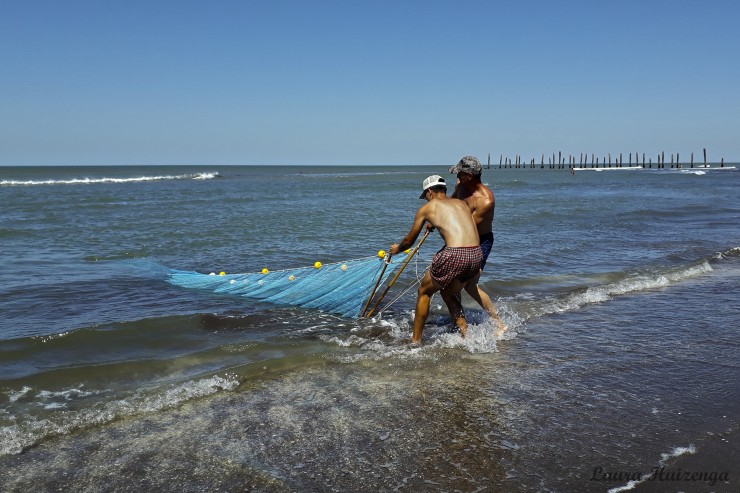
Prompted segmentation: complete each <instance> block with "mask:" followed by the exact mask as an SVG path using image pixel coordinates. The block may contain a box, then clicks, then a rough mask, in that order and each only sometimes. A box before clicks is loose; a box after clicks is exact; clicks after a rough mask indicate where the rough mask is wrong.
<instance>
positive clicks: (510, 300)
mask: <svg viewBox="0 0 740 493" xmlns="http://www.w3.org/2000/svg"><path fill="white" fill-rule="evenodd" d="M431 173H440V174H444V173H445V169H444V168H443V167H439V168H435V167H430V168H429V169H426V168H382V167H377V168H351V167H349V168H346V169H339V168H315V169H314V168H311V169H299V168H292V167H285V168H282V167H281V168H259V167H257V168H250V167H246V168H242V167H234V168H221V169H218V170H216V169H205V168H174V169H170V168H164V169H163V168H37V169H36V168H35V169H25V168H9V169H4V170H3V173H2V174H0V195H1V198H2V199H3V203H4V204H5V205H4V206H3V209H2V211H1V212H0V244H1V245H2V248H3V251H4V254H5V257H7V261H4V268H3V270H2V271H0V277H1V278H2V279H1V280H2V283H1V284H0V285H2V288H0V295H1V296H2V297H1V298H0V307H2V313H3V321H2V322H0V336H1V337H2V341H1V342H0V447H1V448H0V451H1V452H2V453H3V454H4V455H3V456H2V457H1V458H0V461H2V468H3V469H4V470H7V471H9V472H10V474H9V475H5V476H4V477H3V479H0V483H1V484H2V486H3V489H4V490H8V491H27V490H29V489H31V490H41V491H52V490H57V489H72V490H75V491H99V490H113V491H133V490H137V491H139V490H142V489H144V490H154V489H156V490H163V491H224V490H225V491H349V490H354V491H454V490H459V491H563V492H568V491H607V490H609V489H613V488H620V487H625V485H627V484H628V481H621V480H620V481H617V480H615V481H603V480H602V481H597V480H593V479H592V476H593V474H594V469H595V468H597V467H601V468H602V469H603V470H607V471H609V470H611V471H617V470H619V471H623V470H626V471H644V472H645V473H647V472H649V471H650V469H651V468H652V467H654V466H656V464H662V463H665V464H666V465H668V466H669V467H670V466H671V465H672V464H676V463H678V462H680V461H681V460H682V459H683V458H686V457H688V456H701V455H702V454H713V455H714V456H716V457H715V460H713V461H711V463H712V464H714V465H713V467H716V469H717V471H716V472H721V471H724V470H728V472H729V473H730V474H729V476H730V483H729V484H728V483H726V482H718V483H717V484H715V485H713V486H712V490H713V491H731V488H736V487H737V478H738V475H739V474H740V471H738V469H737V467H736V463H730V462H728V459H727V457H729V456H727V455H726V454H723V452H722V451H723V450H724V449H722V447H721V446H720V447H719V449H718V448H717V444H718V443H719V444H720V445H722V443H723V442H722V440H727V439H728V437H731V436H733V433H736V432H737V431H738V430H739V429H740V414H738V412H737V409H739V408H740V406H738V404H739V403H740V386H739V385H738V384H737V382H738V381H740V379H739V378H738V377H739V376H740V375H738V371H739V369H740V359H739V358H738V356H737V354H738V351H737V349H738V346H740V338H738V332H737V327H738V326H739V325H740V324H738V303H737V295H736V293H737V292H738V285H739V284H740V282H739V280H740V248H739V246H740V238H739V236H740V235H739V233H738V227H737V224H738V221H737V218H738V217H740V215H739V214H738V212H739V211H740V210H739V209H738V205H737V204H738V203H740V201H738V198H739V197H738V195H740V192H739V190H740V188H739V187H738V179H739V178H740V173H737V172H735V171H731V170H706V171H703V173H704V174H701V175H700V174H694V173H688V172H681V171H679V170H676V171H673V170H638V171H625V172H619V173H580V172H579V173H576V175H575V176H571V175H570V174H568V173H567V171H562V170H539V169H502V170H499V169H491V170H486V171H485V172H484V181H486V182H488V183H489V185H490V186H491V187H492V188H493V189H494V191H495V193H496V198H497V207H496V222H495V234H496V243H495V245H494V251H493V253H492V256H491V259H490V260H489V266H490V267H489V268H488V269H487V271H486V272H485V273H484V274H483V276H482V281H483V287H484V289H486V290H487V291H488V292H489V293H491V294H492V295H493V296H494V300H495V301H496V302H497V306H498V307H499V310H500V312H501V314H502V316H503V317H504V319H505V320H506V322H507V323H508V324H509V326H510V327H511V330H510V331H509V332H508V333H507V334H506V336H505V337H504V339H503V340H498V341H497V340H495V338H494V337H493V336H492V332H493V330H492V326H491V325H490V322H489V321H488V320H487V318H486V317H485V316H484V315H483V314H482V313H481V311H480V310H479V309H478V307H476V306H474V304H472V301H471V300H469V299H466V300H465V304H466V307H467V311H468V316H469V321H470V322H471V329H470V332H469V334H468V337H467V338H466V339H465V340H462V339H461V338H460V337H459V335H458V334H455V333H449V332H448V330H447V329H448V327H449V318H448V317H447V315H446V310H445V309H444V307H442V306H441V300H440V299H439V298H438V297H436V298H435V299H434V302H433V311H432V315H431V317H430V320H429V322H428V326H427V329H426V330H425V333H424V336H425V344H424V346H422V347H417V346H409V345H407V344H406V343H405V340H406V339H408V337H409V336H410V332H411V325H410V324H411V319H412V311H411V310H412V309H413V306H414V299H415V296H414V291H413V286H412V288H411V291H410V292H409V293H408V294H406V295H405V296H402V297H401V298H400V299H399V300H398V301H397V302H396V303H395V304H394V305H393V306H391V307H390V308H388V309H387V310H386V311H385V312H384V313H383V315H382V318H378V319H374V320H352V319H347V318H343V317H340V316H336V315H332V314H326V313H322V312H319V311H315V310H306V309H301V308H299V307H286V306H276V305H271V304H267V303H263V302H254V301H250V300H247V299H244V298H239V297H234V296H228V295H223V294H221V295H218V294H213V293H205V292H201V291H197V290H187V289H182V288H178V287H176V286H172V285H169V284H168V283H166V282H165V276H166V272H167V270H168V269H169V268H177V269H188V270H198V271H201V272H212V271H219V270H225V271H227V272H257V271H259V270H260V269H261V268H262V267H263V266H270V268H272V269H277V268H292V267H299V266H306V265H312V264H313V263H314V262H315V261H316V260H321V261H322V262H330V261H339V260H346V259H351V258H357V257H362V256H365V255H372V254H374V253H375V252H376V251H377V250H378V249H381V248H386V249H387V246H388V245H389V244H390V243H392V242H397V241H398V240H399V239H400V238H401V237H402V236H403V235H404V234H405V233H406V232H407V230H408V228H409V227H410V225H411V219H412V217H413V212H414V211H415V208H416V207H418V206H419V205H420V202H419V201H418V200H417V197H418V193H417V190H418V188H419V184H420V183H421V180H422V179H423V178H424V177H425V176H426V175H428V174H431ZM29 245H30V246H29ZM440 246H441V242H440V241H439V239H438V238H432V237H430V239H429V240H428V242H427V243H425V245H424V247H423V248H422V249H421V250H420V262H419V265H414V266H412V267H411V268H410V269H409V271H408V272H407V274H406V275H405V276H404V279H403V282H402V283H400V284H403V285H407V284H413V281H414V280H415V278H416V276H417V275H418V274H419V273H420V272H421V271H423V269H424V267H425V262H428V260H429V259H430V258H431V255H432V254H433V253H434V251H436V249H438V248H439V247H440ZM5 257H4V260H5ZM401 287H402V286H398V288H399V289H400V288H401ZM718 450H719V451H718ZM661 461H662V462H661ZM705 467H706V466H705ZM732 481H735V482H734V483H733V482H732ZM653 484H654V483H653ZM665 484H666V485H669V486H670V487H674V486H675V485H676V484H678V487H679V488H680V487H683V488H684V489H685V490H686V491H692V488H693V487H697V488H704V487H709V486H708V484H707V482H706V481H703V482H702V481H695V482H689V483H687V484H683V483H675V482H674V483H665ZM647 485H648V483H641V484H638V485H636V486H634V487H635V488H639V487H641V486H647ZM629 487H633V486H629ZM696 491H703V490H701V489H696Z"/></svg>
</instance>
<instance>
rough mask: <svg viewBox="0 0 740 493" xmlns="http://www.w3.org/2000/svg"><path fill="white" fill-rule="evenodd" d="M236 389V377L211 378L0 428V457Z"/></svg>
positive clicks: (24, 390)
mask: <svg viewBox="0 0 740 493" xmlns="http://www.w3.org/2000/svg"><path fill="white" fill-rule="evenodd" d="M238 386H239V381H238V380H237V379H236V377H225V378H224V377H219V376H213V377H211V378H203V379H201V380H196V381H190V382H186V383H183V384H179V385H175V386H173V387H170V388H168V389H165V390H164V391H161V392H157V393H155V394H153V395H136V396H134V397H132V398H130V399H121V400H116V401H111V402H107V403H105V404H100V405H97V406H93V407H91V408H89V409H83V410H81V411H74V412H70V411H65V412H64V413H63V414H62V415H60V417H59V418H56V419H55V418H54V417H52V418H47V419H39V420H32V421H27V422H24V423H19V424H15V425H12V426H4V427H2V428H0V456H2V455H13V454H20V453H22V452H23V451H24V450H25V449H27V448H28V447H31V446H33V445H36V444H37V443H39V442H41V441H42V440H44V439H46V438H50V437H54V436H60V435H68V434H69V433H72V432H73V431H75V430H79V429H85V428H89V427H90V426H96V425H102V424H107V423H110V422H112V421H114V420H116V419H120V418H122V417H128V416H136V415H140V414H149V413H153V412H157V411H161V410H163V409H169V408H172V407H174V406H177V405H179V404H181V403H183V402H186V401H189V400H191V399H197V398H200V397H205V396H208V395H211V394H215V393H216V392H219V391H222V390H227V391H231V390H234V389H236V388H237V387H238ZM29 390H30V389H26V388H25V387H24V389H23V390H22V391H21V392H22V394H24V395H25V394H27V393H28V391H29ZM17 398H18V397H17V396H16V399H17Z"/></svg>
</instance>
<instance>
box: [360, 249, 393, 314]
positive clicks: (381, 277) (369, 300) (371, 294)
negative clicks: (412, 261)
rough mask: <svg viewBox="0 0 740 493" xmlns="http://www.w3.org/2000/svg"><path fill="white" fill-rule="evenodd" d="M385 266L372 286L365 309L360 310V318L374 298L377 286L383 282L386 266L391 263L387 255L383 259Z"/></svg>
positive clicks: (389, 256)
mask: <svg viewBox="0 0 740 493" xmlns="http://www.w3.org/2000/svg"><path fill="white" fill-rule="evenodd" d="M384 263H385V265H383V270H382V271H381V272H380V275H379V276H378V280H377V281H375V286H373V291H372V292H371V293H370V297H369V298H368V299H367V303H365V308H363V309H362V315H360V317H364V316H365V312H366V311H367V307H368V306H370V302H371V301H373V296H375V291H377V289H378V285H379V284H380V281H382V280H383V274H385V269H386V268H387V267H388V264H390V263H391V255H390V254H388V257H386V259H385V262H384Z"/></svg>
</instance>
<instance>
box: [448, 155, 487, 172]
mask: <svg viewBox="0 0 740 493" xmlns="http://www.w3.org/2000/svg"><path fill="white" fill-rule="evenodd" d="M482 169H483V167H482V166H481V165H480V161H478V158H477V157H475V156H465V157H464V158H462V159H461V160H460V161H458V163H457V164H456V165H455V166H451V167H450V173H455V174H456V173H460V172H463V173H470V174H471V175H476V176H480V174H481V170H482Z"/></svg>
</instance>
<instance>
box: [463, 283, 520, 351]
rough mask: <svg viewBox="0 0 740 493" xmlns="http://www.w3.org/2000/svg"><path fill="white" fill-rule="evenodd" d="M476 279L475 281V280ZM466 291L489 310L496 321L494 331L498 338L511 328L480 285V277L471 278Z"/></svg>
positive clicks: (489, 313)
mask: <svg viewBox="0 0 740 493" xmlns="http://www.w3.org/2000/svg"><path fill="white" fill-rule="evenodd" d="M473 281H475V282H473ZM465 291H466V292H467V293H468V294H469V295H470V297H471V298H473V299H474V300H475V301H476V302H477V303H478V304H479V305H480V306H481V307H482V308H483V309H484V310H485V311H487V312H488V315H489V316H490V317H491V318H492V319H493V321H494V323H495V324H496V327H497V329H496V331H495V332H494V335H495V336H496V338H498V337H501V335H502V334H503V333H504V332H506V331H507V330H509V327H507V326H506V324H505V323H504V321H503V320H501V317H500V316H499V314H498V311H497V310H496V306H495V305H494V304H493V301H491V298H490V297H489V296H488V295H487V294H486V292H485V291H483V289H482V288H481V287H480V286H479V285H478V279H477V278H474V279H471V280H470V281H469V282H468V283H467V284H466V285H465Z"/></svg>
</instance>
